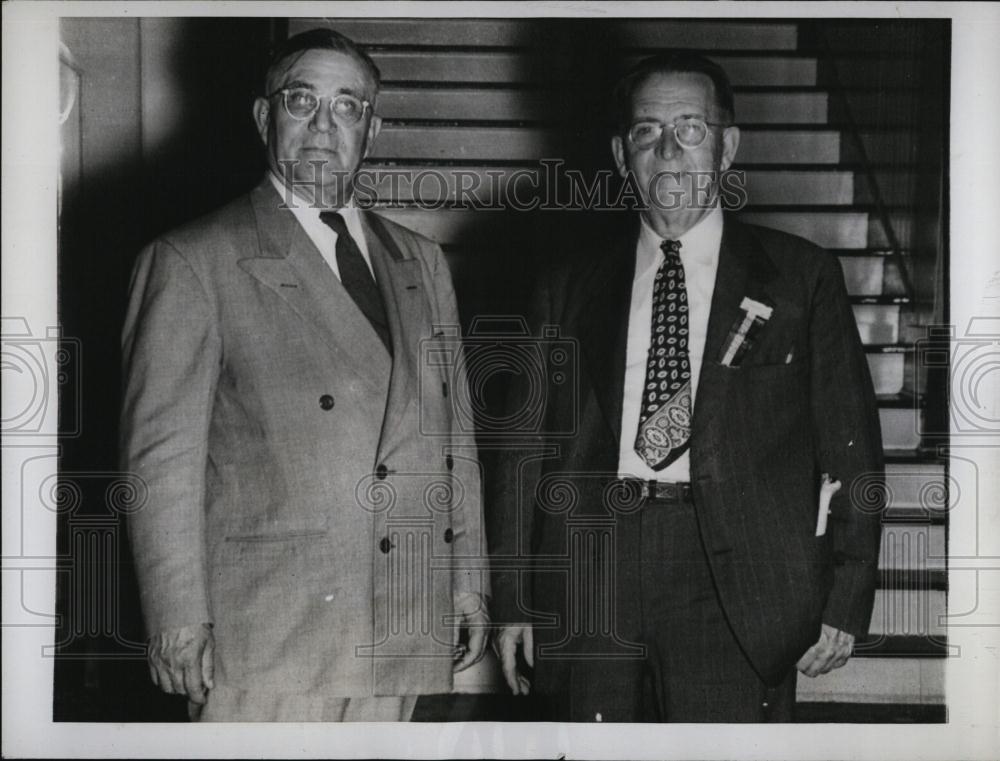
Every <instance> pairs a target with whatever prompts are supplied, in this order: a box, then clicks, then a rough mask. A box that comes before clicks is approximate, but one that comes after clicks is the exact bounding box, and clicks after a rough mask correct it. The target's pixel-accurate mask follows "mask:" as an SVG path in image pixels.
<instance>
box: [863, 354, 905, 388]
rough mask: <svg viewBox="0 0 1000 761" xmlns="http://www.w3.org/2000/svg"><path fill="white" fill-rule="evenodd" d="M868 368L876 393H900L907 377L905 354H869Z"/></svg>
mask: <svg viewBox="0 0 1000 761" xmlns="http://www.w3.org/2000/svg"><path fill="white" fill-rule="evenodd" d="M866 356H867V359H868V369H869V370H870V371H871V374H872V383H873V384H874V386H875V393H876V394H898V393H899V392H900V391H902V390H903V382H904V380H905V378H906V372H905V368H906V356H905V355H904V354H868V355H866Z"/></svg>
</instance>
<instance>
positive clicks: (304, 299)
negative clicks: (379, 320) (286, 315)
mask: <svg viewBox="0 0 1000 761" xmlns="http://www.w3.org/2000/svg"><path fill="white" fill-rule="evenodd" d="M279 203H280V199H279V197H278V195H277V194H276V193H275V192H274V188H273V187H271V184H270V180H268V179H265V180H264V182H263V183H261V184H260V185H258V187H257V188H256V189H255V190H254V191H253V193H252V194H251V204H252V207H253V210H254V214H255V216H256V221H257V231H258V241H259V248H258V251H257V252H256V253H257V256H250V257H247V258H245V259H241V260H240V262H239V266H240V267H241V268H242V269H243V270H244V271H245V272H247V273H248V274H250V275H252V276H253V277H255V278H256V279H257V280H259V281H260V282H261V283H263V284H264V285H265V286H267V287H268V288H270V289H271V290H272V291H273V292H274V293H276V294H277V295H278V296H279V297H280V298H281V299H283V300H284V301H285V302H286V303H287V304H288V305H289V306H290V307H291V308H292V309H294V310H295V312H296V313H298V315H299V316H300V317H302V319H303V320H305V321H306V322H307V323H308V324H309V325H311V326H312V327H313V328H315V329H316V330H317V331H318V333H319V334H320V335H321V336H322V337H323V340H324V341H325V342H326V343H327V344H328V345H329V346H330V348H332V349H333V350H334V351H335V352H336V353H337V354H338V355H339V356H341V357H342V359H343V360H344V362H343V367H344V368H349V369H350V370H352V371H353V372H354V373H356V374H357V375H358V376H359V377H361V378H362V379H363V380H364V381H365V382H366V383H368V384H369V385H370V386H371V387H372V389H373V390H375V391H377V392H378V393H379V394H383V393H384V392H385V377H386V375H387V374H388V373H389V368H390V364H391V360H390V358H389V356H388V355H387V353H386V351H385V349H384V348H383V347H382V344H381V342H380V341H379V339H378V336H377V334H376V333H375V331H374V329H373V328H372V327H371V324H370V323H369V322H368V320H367V318H366V317H365V316H364V315H363V314H362V313H361V310H360V309H358V307H357V305H356V304H355V303H354V300H353V299H351V297H350V296H349V295H348V293H347V291H345V290H344V286H343V285H342V284H341V282H340V280H339V279H338V278H337V276H336V275H335V274H334V273H333V271H332V270H331V269H330V267H329V265H327V263H326V262H325V261H324V260H323V256H322V254H320V252H319V251H317V250H316V247H315V246H314V245H313V243H312V241H311V240H310V239H309V236H308V235H307V234H306V232H305V230H303V229H302V226H301V225H299V224H298V222H297V220H296V219H295V216H294V215H293V214H292V213H291V212H290V211H288V210H287V209H280V208H278V206H279Z"/></svg>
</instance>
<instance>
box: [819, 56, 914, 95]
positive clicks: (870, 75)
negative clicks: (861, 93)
mask: <svg viewBox="0 0 1000 761" xmlns="http://www.w3.org/2000/svg"><path fill="white" fill-rule="evenodd" d="M831 63H833V64H835V70H836V73H837V81H839V82H840V84H841V85H843V86H845V87H851V86H863V87H880V88H885V89H891V88H893V87H912V86H913V84H914V83H915V82H916V81H917V79H916V78H917V75H918V73H919V71H920V66H919V62H918V61H917V60H916V59H913V58H905V57H902V58H889V57H886V56H882V57H881V58H880V59H879V60H878V61H876V62H873V61H872V60H871V59H869V58H866V57H864V56H856V57H851V58H845V57H839V58H837V59H836V60H835V61H832V62H825V63H824V64H823V65H822V66H821V67H820V68H819V70H818V71H819V81H820V82H821V83H823V82H831V83H832V80H831V79H830V78H829V77H827V76H826V74H827V69H828V68H829V67H830V65H831Z"/></svg>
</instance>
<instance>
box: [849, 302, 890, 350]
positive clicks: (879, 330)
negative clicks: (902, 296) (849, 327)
mask: <svg viewBox="0 0 1000 761" xmlns="http://www.w3.org/2000/svg"><path fill="white" fill-rule="evenodd" d="M852 309H853V310H854V319H855V321H856V322H857V324H858V333H860V334H861V340H862V342H863V343H866V344H894V343H896V342H897V341H898V340H899V307H898V306H892V305H886V304H855V305H854V306H853V307H852Z"/></svg>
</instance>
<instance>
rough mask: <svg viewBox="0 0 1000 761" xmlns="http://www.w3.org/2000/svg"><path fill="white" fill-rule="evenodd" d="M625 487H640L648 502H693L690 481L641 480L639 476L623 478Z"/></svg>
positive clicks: (640, 491) (622, 481)
mask: <svg viewBox="0 0 1000 761" xmlns="http://www.w3.org/2000/svg"><path fill="white" fill-rule="evenodd" d="M621 483H622V485H623V486H624V487H625V488H628V489H629V490H631V489H638V490H639V493H640V494H641V495H642V498H643V499H645V500H646V501H647V502H691V501H692V498H693V493H692V491H691V484H690V483H688V482H665V481H640V480H639V479H637V478H623V479H621Z"/></svg>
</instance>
